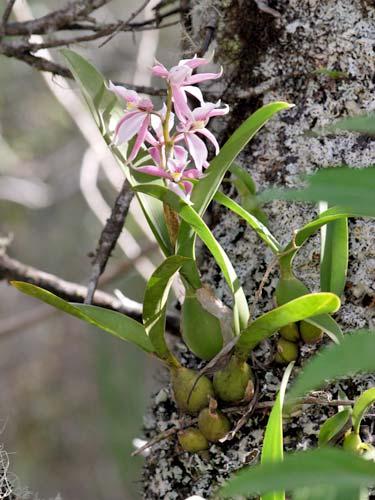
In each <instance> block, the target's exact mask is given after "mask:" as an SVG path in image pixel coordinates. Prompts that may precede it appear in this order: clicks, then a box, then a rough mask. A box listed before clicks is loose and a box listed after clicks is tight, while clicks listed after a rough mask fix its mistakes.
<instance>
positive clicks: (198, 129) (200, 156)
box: [175, 101, 229, 172]
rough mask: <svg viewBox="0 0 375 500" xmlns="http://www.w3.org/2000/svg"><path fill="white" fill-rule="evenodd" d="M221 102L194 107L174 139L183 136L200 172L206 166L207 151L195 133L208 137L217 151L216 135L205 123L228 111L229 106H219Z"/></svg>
mask: <svg viewBox="0 0 375 500" xmlns="http://www.w3.org/2000/svg"><path fill="white" fill-rule="evenodd" d="M220 104H221V102H220V101H218V102H216V103H212V102H207V103H204V104H203V106H200V107H198V108H195V109H194V110H193V111H192V112H191V118H190V119H189V120H187V121H185V122H184V123H181V124H180V125H179V127H178V130H179V132H181V134H179V135H177V137H176V139H175V140H176V141H179V140H181V139H182V138H184V140H185V142H186V145H187V148H188V150H189V153H190V154H191V156H192V157H193V160H194V163H195V166H196V168H197V169H198V170H199V171H200V172H202V168H203V167H207V166H208V163H207V157H208V151H207V147H206V145H205V143H204V141H203V140H202V139H201V138H200V137H198V136H197V134H200V135H203V136H204V137H206V139H208V140H209V141H210V142H211V143H212V144H213V146H214V148H215V153H216V154H218V153H219V150H220V148H219V144H218V142H217V140H216V137H215V136H214V135H213V134H212V132H210V131H209V130H208V129H207V128H206V125H207V123H208V121H209V119H210V118H212V117H214V116H223V115H226V114H227V113H228V111H229V106H227V105H225V106H224V108H219V106H220Z"/></svg>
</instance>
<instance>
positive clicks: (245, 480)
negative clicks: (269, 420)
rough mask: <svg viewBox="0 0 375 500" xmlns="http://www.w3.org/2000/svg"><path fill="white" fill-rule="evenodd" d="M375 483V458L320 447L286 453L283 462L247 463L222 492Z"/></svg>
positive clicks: (233, 493) (257, 491) (249, 491)
mask: <svg viewBox="0 0 375 500" xmlns="http://www.w3.org/2000/svg"><path fill="white" fill-rule="evenodd" d="M374 484H375V463H374V462H371V461H368V460H364V459H363V458H361V457H359V456H357V455H355V454H353V453H348V452H345V451H343V450H341V449H335V448H320V449H315V450H308V451H301V452H297V453H293V454H290V455H285V457H284V461H283V462H279V463H267V464H260V465H255V466H250V467H245V468H243V469H241V471H239V472H238V473H236V474H235V475H234V476H232V478H231V479H230V480H229V481H227V483H226V484H224V486H223V487H222V488H221V489H220V490H219V492H218V493H219V495H220V496H222V497H226V498H228V497H233V496H234V495H245V496H250V495H257V494H258V495H259V494H263V493H266V492H269V491H281V490H286V491H293V490H295V489H297V488H310V487H317V486H318V487H321V486H324V485H327V486H331V487H335V486H336V487H339V488H345V489H346V488H353V487H359V486H372V485H374ZM315 498H316V497H315Z"/></svg>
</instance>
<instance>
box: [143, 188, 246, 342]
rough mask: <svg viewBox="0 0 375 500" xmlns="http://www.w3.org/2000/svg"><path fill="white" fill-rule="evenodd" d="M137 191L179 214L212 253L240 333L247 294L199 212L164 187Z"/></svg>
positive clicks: (242, 326)
mask: <svg viewBox="0 0 375 500" xmlns="http://www.w3.org/2000/svg"><path fill="white" fill-rule="evenodd" d="M134 189H135V190H136V191H141V192H143V193H146V194H149V195H150V196H154V197H156V198H158V199H159V200H162V201H163V202H164V203H167V204H168V205H170V207H171V208H172V209H173V210H174V211H175V212H177V213H178V215H179V216H180V217H181V219H182V220H183V221H184V222H186V223H187V224H188V225H189V227H190V228H191V230H193V231H195V232H196V233H197V235H198V236H199V238H200V239H201V240H202V241H203V242H204V243H205V245H206V246H207V248H208V249H209V250H210V252H211V253H212V255H213V257H214V259H215V260H216V262H217V264H218V266H219V267H220V269H221V271H222V273H223V275H224V278H225V280H226V282H227V283H228V286H229V288H230V290H231V292H232V293H233V297H234V308H233V313H234V328H235V331H236V332H237V333H238V332H239V331H240V329H241V328H244V327H245V326H246V325H247V322H248V318H249V310H248V305H247V300H246V297H245V294H244V292H243V290H242V287H241V286H240V283H239V280H238V277H237V274H236V272H235V270H234V268H233V266H232V264H231V261H230V260H229V258H228V256H227V254H226V253H225V252H224V250H223V249H222V247H221V246H220V245H219V243H218V242H217V241H216V239H215V238H214V236H213V234H212V233H211V231H210V230H209V228H208V227H207V225H206V224H205V222H204V221H203V219H202V218H201V217H200V216H199V215H198V214H197V212H196V211H195V210H194V209H193V208H192V207H191V206H189V205H187V204H186V203H185V202H184V201H183V200H182V199H181V198H180V197H179V196H177V195H176V194H174V193H172V192H171V191H169V190H168V189H167V188H164V187H162V186H149V185H147V184H146V185H140V186H137V187H136V188H134Z"/></svg>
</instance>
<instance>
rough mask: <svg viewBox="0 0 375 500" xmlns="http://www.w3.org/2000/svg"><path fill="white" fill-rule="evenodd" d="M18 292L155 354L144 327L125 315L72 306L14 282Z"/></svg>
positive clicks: (51, 295) (39, 290) (50, 295)
mask: <svg viewBox="0 0 375 500" xmlns="http://www.w3.org/2000/svg"><path fill="white" fill-rule="evenodd" d="M11 284H12V285H13V286H14V287H15V288H17V290H19V291H20V292H22V293H25V294H26V295H30V296H31V297H35V298H37V299H39V300H41V301H42V302H45V303H46V304H49V305H51V306H53V307H55V308H56V309H59V310H60V311H63V312H65V313H67V314H70V315H71V316H75V317H76V318H79V319H81V320H83V321H86V323H90V324H91V325H94V326H97V327H98V328H100V329H101V330H104V331H106V332H108V333H111V334H112V335H114V336H115V337H118V338H120V339H121V340H127V341H129V342H132V343H133V344H135V345H137V346H138V347H140V348H141V349H142V350H144V351H146V352H153V351H154V348H153V346H152V344H151V342H150V340H149V338H148V336H147V334H146V331H145V329H144V327H143V326H142V325H141V324H140V323H138V321H135V320H134V319H132V318H129V317H128V316H126V315H125V314H121V313H118V312H116V311H111V310H109V309H105V308H103V307H97V306H89V305H85V304H71V303H69V302H67V301H66V300H63V299H61V298H60V297H58V296H57V295H54V294H53V293H51V292H49V291H48V290H44V289H43V288H40V287H38V286H35V285H32V284H30V283H24V282H22V281H12V283H11Z"/></svg>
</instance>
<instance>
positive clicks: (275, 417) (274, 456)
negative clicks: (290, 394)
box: [261, 362, 294, 500]
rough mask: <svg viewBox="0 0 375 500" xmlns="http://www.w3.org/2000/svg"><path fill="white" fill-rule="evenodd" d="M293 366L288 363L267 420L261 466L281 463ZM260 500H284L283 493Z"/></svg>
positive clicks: (266, 496) (269, 494)
mask: <svg viewBox="0 0 375 500" xmlns="http://www.w3.org/2000/svg"><path fill="white" fill-rule="evenodd" d="M293 366H294V362H292V363H290V364H289V365H288V367H287V368H286V370H285V372H284V375H283V378H282V381H281V385H280V391H279V394H278V395H277V398H276V401H275V404H274V405H273V408H272V411H271V414H270V416H269V419H268V423H267V427H266V431H265V434H264V440H263V447H262V456H261V463H262V464H266V463H273V462H282V460H283V458H284V450H283V444H284V438H283V405H284V396H285V391H286V386H287V384H288V380H289V377H290V374H291V373H292V369H293ZM261 500H285V491H278V492H272V493H266V494H265V495H263V496H262V498H261Z"/></svg>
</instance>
